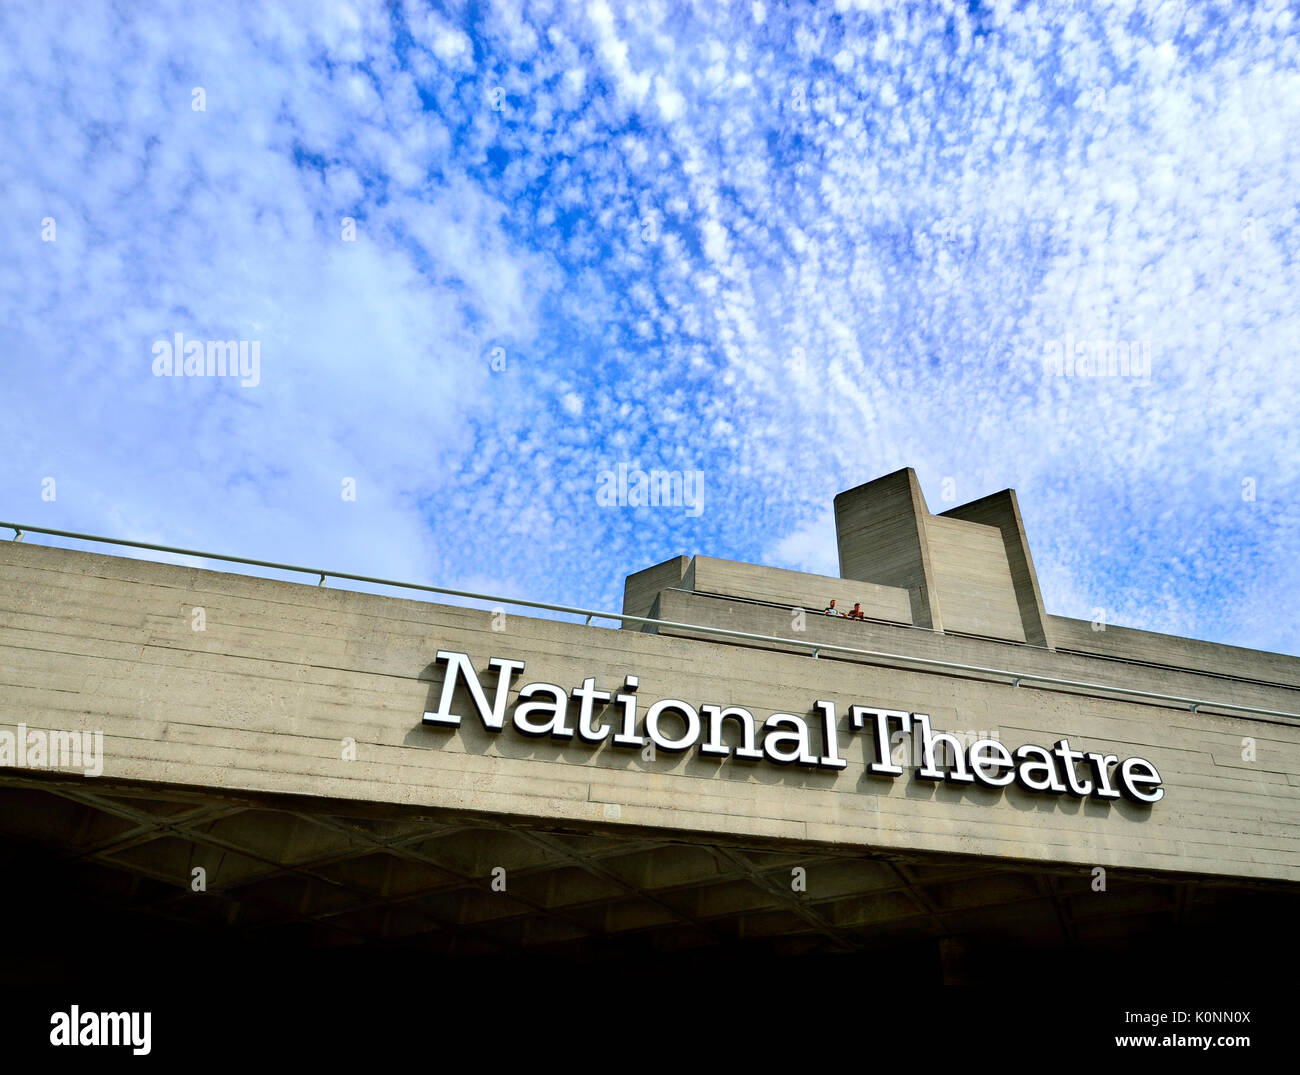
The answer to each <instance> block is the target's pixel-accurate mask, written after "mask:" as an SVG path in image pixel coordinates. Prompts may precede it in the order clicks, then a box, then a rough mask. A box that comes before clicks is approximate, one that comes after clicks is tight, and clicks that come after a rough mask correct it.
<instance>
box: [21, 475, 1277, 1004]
mask: <svg viewBox="0 0 1300 1075" xmlns="http://www.w3.org/2000/svg"><path fill="white" fill-rule="evenodd" d="M835 512H836V525H837V531H838V544H839V553H840V563H841V575H842V577H841V578H829V577H824V576H815V575H804V574H801V573H798V572H792V571H786V570H777V569H772V568H766V567H761V566H757V565H749V564H741V563H736V562H732V561H727V560H722V559H718V558H713V557H709V556H705V555H696V556H693V557H687V556H681V557H678V558H676V559H674V560H670V561H667V562H666V563H663V564H659V565H657V566H654V567H650V568H647V569H645V570H642V571H638V572H636V573H634V574H632V575H630V576H629V577H628V579H627V585H626V598H625V607H624V610H623V611H624V612H626V613H627V614H629V615H632V616H638V617H642V618H647V619H653V620H656V621H663V622H660V623H657V624H651V623H642V622H628V623H627V624H625V625H623V629H617V624H613V625H612V626H597V625H592V626H588V625H584V624H582V623H569V622H558V621H556V620H552V619H542V618H537V617H533V616H516V615H513V614H507V615H504V616H502V615H501V614H500V613H492V612H490V611H486V610H477V609H468V608H463V607H453V606H448V605H442V604H434V603H429V602H425V601H416V600H404V599H399V598H393V597H385V596H375V595H370V594H364V593H357V592H351V591H347V590H340V589H336V588H331V587H323V588H322V587H318V586H316V585H310V584H306V585H304V584H299V583H290V582H280V581H270V580H266V579H261V578H253V577H248V576H246V575H239V574H230V573H224V572H218V571H208V570H198V569H194V568H190V567H180V566H171V565H164V564H158V563H153V562H145V561H140V560H134V559H124V558H119V557H113V556H104V555H99V554H95V553H86V552H73V551H68V550H64V549H57V548H51V547H45V546H42V545H40V544H38V543H36V542H34V541H32V540H30V539H29V540H28V541H24V542H21V543H20V542H9V543H4V544H3V545H2V546H0V601H2V605H0V609H2V610H0V667H3V669H4V675H3V678H2V682H0V733H7V734H8V735H9V737H10V738H9V740H8V741H9V742H10V743H11V744H12V747H13V748H14V749H16V747H17V744H18V743H19V741H20V740H22V741H24V742H26V737H28V736H30V735H32V733H33V732H45V733H49V734H47V737H46V739H45V740H44V743H45V745H46V748H47V749H46V754H45V756H44V757H38V758H36V759H35V760H33V758H32V756H31V755H27V756H25V757H23V758H22V759H21V764H20V763H19V762H20V759H19V758H18V757H17V756H16V755H13V756H10V757H7V758H6V757H4V756H0V803H2V804H3V807H4V808H3V810H0V833H2V834H3V836H4V838H5V843H4V848H5V849H6V854H8V855H10V856H18V857H19V858H22V857H23V856H30V855H37V856H45V860H48V861H49V862H51V863H61V864H62V866H61V867H60V868H66V869H74V870H75V871H76V876H77V877H78V878H79V881H78V884H80V885H81V886H82V889H83V891H84V892H85V893H86V896H85V898H86V899H88V900H92V901H100V902H101V903H102V904H103V905H105V906H108V905H112V906H115V907H120V908H122V909H123V910H124V913H128V912H129V914H130V915H131V916H134V917H136V918H139V917H142V916H144V917H148V916H156V917H160V918H163V919H166V920H167V921H169V922H174V923H180V924H181V926H178V927H177V928H184V927H187V926H189V925H193V926H194V927H195V928H202V929H205V930H216V931H218V933H220V934H221V935H226V934H229V935H230V936H239V937H244V938H265V939H267V940H268V941H269V940H270V939H272V938H282V937H290V936H291V937H292V938H294V939H295V942H301V943H304V944H309V945H313V946H317V947H319V946H348V945H353V946H357V945H360V946H365V945H371V944H376V943H382V944H384V945H388V946H392V945H402V946H406V947H408V948H412V949H417V950H420V951H427V952H430V953H436V954H440V955H447V954H451V955H459V954H473V953H479V952H483V953H492V952H505V953H524V954H526V953H532V952H549V953H558V954H584V953H593V952H594V953H608V952H609V951H611V950H617V951H620V952H623V951H626V952H656V953H662V952H675V951H683V950H696V949H703V948H710V947H714V948H717V947H722V948H728V947H729V946H739V947H741V948H744V949H746V950H753V949H757V950H762V951H772V952H783V953H792V954H794V953H801V952H852V951H859V952H862V951H865V952H870V951H873V950H876V949H878V948H880V947H881V946H886V945H890V946H896V945H911V946H916V947H917V948H918V950H920V949H921V948H924V949H926V950H933V951H937V952H939V953H940V954H941V955H942V960H941V961H940V962H941V964H942V966H943V967H944V968H945V970H944V973H945V974H946V975H947V976H948V977H949V978H951V979H959V978H965V977H974V978H978V977H980V974H981V970H980V968H981V966H982V961H981V957H980V955H979V953H980V952H981V951H984V950H988V949H989V948H990V947H992V946H996V947H997V948H998V949H999V950H1006V949H1007V948H1008V946H1021V947H1022V948H1023V949H1024V950H1026V951H1031V950H1036V949H1041V948H1043V947H1045V946H1052V947H1064V948H1069V947H1071V946H1076V947H1077V946H1084V947H1087V946H1107V945H1109V946H1117V945H1124V944H1127V943H1131V941H1132V939H1133V938H1134V937H1136V936H1140V935H1148V934H1150V933H1151V932H1152V931H1153V930H1162V931H1164V930H1168V929H1174V930H1194V929H1197V928H1203V929H1211V930H1213V929H1215V928H1218V926H1219V925H1221V924H1222V922H1224V921H1227V917H1226V916H1240V915H1241V914H1243V913H1245V914H1250V915H1252V916H1254V917H1255V919H1256V920H1257V921H1261V922H1276V923H1277V924H1279V928H1281V926H1282V924H1284V923H1289V922H1293V921H1294V920H1295V918H1296V915H1295V912H1296V910H1297V908H1298V904H1297V892H1298V891H1300V888H1298V887H1297V886H1298V885H1300V776H1298V775H1297V774H1298V773H1300V721H1297V720H1295V719H1293V718H1290V717H1288V716H1285V715H1282V714H1289V713H1295V712H1297V711H1300V660H1298V659H1297V658H1295V657H1291V656H1285V655H1280V654H1273V653H1263V652H1255V651H1249V650H1244V649H1240V648H1235V647H1231V646H1221V645H1216V644H1212V643H1208V642H1200V641H1195V640H1190V639H1182V638H1173V637H1168V636H1162V635H1157V634H1152V633H1149V632H1144V631H1135V630H1129V629H1125V628H1121V627H1114V626H1107V627H1106V629H1105V630H1102V631H1098V630H1094V625H1092V624H1090V623H1088V622H1085V621H1076V620H1071V619H1065V618H1062V617H1057V616H1053V615H1051V614H1050V613H1049V612H1048V611H1047V610H1046V609H1045V608H1044V605H1043V600H1042V596H1041V593H1040V590H1039V587H1038V582H1037V578H1036V575H1035V571H1034V563H1033V559H1032V557H1031V555H1030V549H1029V543H1028V540H1027V538H1026V535H1025V532H1024V527H1023V524H1022V521H1021V517H1020V512H1019V509H1018V506H1017V502H1016V497H1015V494H1014V493H1013V492H1011V491H1009V490H1008V491H1004V492H1001V493H996V494H994V495H992V496H988V497H985V498H983V499H980V500H977V501H975V502H973V503H971V504H967V505H964V506H962V507H958V508H954V509H952V510H950V511H947V512H945V513H943V514H940V515H934V514H931V513H930V512H929V510H928V508H927V506H926V502H925V498H924V496H923V495H922V493H921V490H920V487H919V484H918V483H917V480H916V477H915V475H914V474H913V473H912V472H911V471H910V470H908V471H901V472H898V473H896V474H892V475H888V476H886V477H883V478H880V479H878V480H876V481H873V482H870V483H868V484H866V485H863V486H860V487H858V488H856V489H853V490H850V491H847V492H845V493H842V494H840V496H838V497H837V498H836V501H835ZM830 597H836V598H837V599H838V602H839V605H840V607H842V608H845V609H847V608H848V607H850V606H851V605H852V604H853V603H854V602H855V601H858V602H861V605H862V608H863V611H864V614H865V617H866V618H865V619H864V620H861V621H848V620H845V619H838V618H833V617H829V616H826V615H824V614H822V609H823V608H824V607H825V605H826V603H827V602H828V601H829V599H830ZM666 624H672V625H674V626H667V625H666ZM706 629H715V630H718V631H731V632H736V633H737V634H733V635H723V634H716V633H710V632H709V631H708V630H706ZM738 634H749V635H760V636H765V637H764V639H763V640H756V639H749V638H742V637H738ZM850 651H867V652H850ZM958 666H960V667H958ZM1002 673H1010V674H1002ZM1034 677H1045V678H1047V679H1053V680H1062V681H1069V684H1063V683H1048V682H1044V681H1043V680H1041V679H1040V680H1035V679H1034ZM449 681H450V682H449ZM547 684H549V685H551V686H552V687H553V688H554V689H550V690H549V691H548V689H544V685H547ZM539 685H540V686H539ZM1122 691H1130V692H1146V693H1148V694H1150V695H1154V696H1160V697H1139V696H1136V695H1133V694H1125V693H1121V692H1122ZM521 692H522V695H521ZM1165 696H1172V698H1169V697H1165ZM1175 699H1193V700H1197V701H1199V702H1200V703H1201V704H1199V705H1197V706H1196V708H1195V711H1193V708H1192V706H1191V705H1189V704H1186V703H1185V702H1181V701H1177V700H1175ZM1215 703H1219V705H1217V706H1216V704H1215ZM1230 706H1246V707H1254V708H1257V709H1262V710H1269V711H1273V714H1274V715H1264V714H1250V713H1243V712H1241V711H1238V710H1234V709H1231V708H1228V707H1230ZM735 710H743V711H744V713H745V714H746V715H748V716H749V717H750V718H751V719H752V728H747V726H746V721H745V720H744V719H743V717H742V716H740V715H738V714H737V713H736V712H734V711H735ZM724 712H725V713H726V714H727V715H722V714H724ZM882 712H883V713H886V714H891V713H892V714H893V716H892V717H891V716H886V717H884V718H883V719H882V718H880V717H879V714H880V713H882ZM719 716H721V719H720V720H718V724H717V728H716V729H712V734H711V723H710V719H711V717H712V718H713V719H717V718H719ZM922 716H924V718H925V720H924V721H922V720H921V717H922ZM787 717H788V718H790V719H789V720H786V719H785V718H787ZM647 721H649V722H650V724H652V725H653V726H654V730H653V733H651V731H650V729H649V728H648V727H647ZM693 722H694V723H693ZM494 723H495V724H497V725H499V727H494ZM801 727H802V728H803V729H804V731H803V732H802V733H801V732H800V731H799V729H800V728H801ZM877 731H881V732H883V734H884V738H885V739H887V740H888V748H887V749H885V748H882V747H881V746H880V743H881V742H882V741H884V740H882V739H881V737H880V736H877V735H875V734H874V733H875V732H877ZM923 731H924V735H925V737H930V736H932V735H937V734H938V733H940V732H943V733H947V734H949V735H951V736H952V740H951V741H948V744H947V745H948V746H949V747H952V748H953V749H952V750H950V751H949V752H948V753H946V754H945V752H944V749H943V747H942V744H941V746H940V750H939V753H938V754H937V755H936V757H935V758H933V759H929V760H928V762H927V759H926V758H924V757H922V756H921V755H920V753H919V751H920V750H921V747H922V744H921V739H922V732H923ZM56 732H63V733H70V732H84V733H88V734H89V735H91V736H93V735H94V734H95V733H100V734H101V735H102V756H101V757H100V758H99V759H98V762H97V765H98V768H99V771H98V772H95V773H93V774H92V775H88V773H87V770H88V766H87V765H86V764H84V763H85V761H86V759H85V758H82V759H80V762H81V763H80V764H68V763H67V762H68V761H69V759H68V758H67V757H66V756H65V757H64V758H62V759H60V758H58V757H54V756H51V755H52V754H54V753H56V751H54V750H51V749H50V746H51V743H52V742H53V741H52V739H51V738H50V735H52V734H53V733H56ZM598 732H599V733H600V734H597V733H598ZM750 732H752V740H750V739H747V735H748V734H749V733H750ZM692 736H693V737H692ZM778 738H780V739H781V741H780V743H779V744H778V742H777V740H778ZM620 739H621V740H622V741H620ZM633 740H634V741H633ZM710 740H712V741H713V743H714V747H715V749H714V750H713V751H712V752H710V751H707V750H706V749H704V747H705V745H706V744H707V743H708V742H709V741H710ZM36 741H38V742H39V741H40V740H39V736H38V739H37V740H36ZM1062 741H1065V742H1067V743H1068V746H1067V747H1066V748H1065V750H1066V751H1071V750H1073V751H1077V752H1078V760H1077V763H1076V764H1075V765H1074V766H1073V768H1072V769H1071V771H1070V772H1067V771H1066V767H1067V766H1068V765H1070V764H1071V763H1070V762H1068V761H1066V760H1064V759H1065V758H1068V757H1070V756H1071V755H1069V754H1068V753H1067V754H1065V755H1062V754H1060V753H1059V751H1060V747H1059V744H1060V743H1061V742H1062ZM85 742H86V743H87V744H89V743H90V742H91V740H89V739H87V740H85ZM981 742H982V743H984V744H985V745H984V746H983V747H980V748H975V746H974V744H976V743H981ZM747 743H748V749H746V747H747ZM990 743H991V744H993V745H989V744H990ZM997 744H1002V745H1004V746H1005V748H1006V750H1007V753H1008V755H1010V754H1011V753H1012V752H1014V751H1018V750H1019V748H1021V747H1022V746H1024V745H1037V746H1038V747H1041V748H1042V749H1043V750H1044V751H1051V750H1052V749H1053V748H1055V749H1057V751H1058V754H1057V755H1056V758H1057V759H1058V760H1055V761H1052V760H1049V761H1048V762H1047V763H1045V764H1048V765H1054V766H1055V767H1056V768H1055V777H1054V779H1055V784H1056V785H1057V786H1055V787H1054V786H1052V781H1051V780H1048V779H1047V777H1046V776H1045V775H1044V774H1045V770H1043V771H1040V773H1039V775H1038V776H1034V775H1033V774H1032V773H1031V774H1029V776H1028V777H1026V779H1024V780H1021V779H1020V777H1021V776H1023V775H1024V774H1020V773H1017V772H1015V767H1016V763H1017V760H1018V759H1019V757H1020V755H1018V754H1017V755H1016V756H1015V757H1014V758H1012V763H1011V765H1010V767H1008V766H1007V765H1005V764H1003V765H1001V766H999V765H998V764H997V763H998V762H999V760H1000V759H1001V757H1002V755H1001V754H1000V753H999V750H998V749H997V747H996V745H997ZM0 745H2V744H0ZM65 745H66V744H65ZM88 749H89V747H88ZM966 751H974V752H973V753H964V752H966ZM959 754H960V755H961V757H960V758H959V757H958V755H959ZM1090 755H1091V756H1092V757H1093V758H1095V759H1097V760H1096V761H1089V760H1088V757H1089V756H1090ZM1128 759H1138V760H1140V761H1142V762H1144V763H1145V764H1146V765H1147V766H1149V768H1150V772H1148V771H1147V770H1144V769H1142V767H1141V766H1139V765H1137V764H1136V763H1135V765H1134V767H1133V768H1132V769H1131V770H1128V772H1129V774H1130V775H1132V776H1133V777H1134V783H1133V785H1132V787H1131V788H1125V787H1123V786H1122V785H1123V779H1122V777H1121V773H1120V770H1121V769H1123V767H1124V765H1125V762H1126V761H1127V760H1128ZM832 762H833V763H835V764H831V763H832ZM981 764H983V765H984V768H982V769H981V768H980V766H981ZM963 766H964V767H965V768H963ZM891 768H896V769H897V770H898V771H897V772H892V771H890V770H891ZM927 769H928V770H929V771H930V775H929V778H926V776H925V774H924V772H923V770H927ZM972 771H973V772H972ZM963 772H964V773H965V775H966V776H967V777H968V779H961V778H960V776H961V774H962V773H963ZM1152 773H1154V774H1156V775H1155V777H1154V778H1153V777H1152V776H1151V774H1152ZM954 774H956V775H954ZM977 777H978V778H977ZM984 777H989V779H987V780H986V779H984ZM1004 777H1005V778H1006V779H1003V778H1004ZM1035 780H1038V781H1039V784H1038V785H1037V786H1036V785H1035V783H1034V781H1035ZM1144 780H1145V782H1143V781H1144ZM1084 785H1087V788H1088V790H1087V792H1085V793H1082V794H1079V793H1078V792H1080V790H1081V789H1082V788H1083V787H1084ZM1103 789H1105V790H1111V791H1114V792H1115V794H1113V795H1107V794H1105V793H1104V790H1103ZM1121 791H1123V792H1125V793H1123V794H1121ZM1129 791H1132V792H1134V793H1135V794H1128V793H1127V792H1129ZM1157 793H1158V794H1157ZM15 861H17V859H15ZM196 870H198V871H199V872H200V873H201V875H202V886H201V887H200V886H197V885H196V878H198V877H199V874H198V873H196V872H195V871H196ZM1288 928H1292V929H1293V928H1294V927H1288ZM971 953H975V954H974V955H972V954H971Z"/></svg>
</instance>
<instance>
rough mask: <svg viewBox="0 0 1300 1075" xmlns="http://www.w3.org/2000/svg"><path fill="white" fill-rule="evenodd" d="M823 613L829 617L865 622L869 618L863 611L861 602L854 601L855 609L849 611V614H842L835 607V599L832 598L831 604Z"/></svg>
mask: <svg viewBox="0 0 1300 1075" xmlns="http://www.w3.org/2000/svg"><path fill="white" fill-rule="evenodd" d="M822 611H823V612H824V613H825V614H826V615H827V616H841V617H843V618H844V619H846V620H865V619H866V618H867V614H866V613H865V612H863V611H862V602H861V601H854V602H853V607H852V608H851V609H849V611H848V612H841V611H840V610H839V609H838V608H836V607H835V598H833V597H832V598H831V603H830V604H829V605H827V606H826V607H825V608H824V609H822Z"/></svg>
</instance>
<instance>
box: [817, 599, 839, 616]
mask: <svg viewBox="0 0 1300 1075" xmlns="http://www.w3.org/2000/svg"><path fill="white" fill-rule="evenodd" d="M822 612H824V613H825V614H826V615H827V616H843V615H844V613H843V612H841V611H840V610H839V609H838V608H836V607H835V598H833V597H832V598H831V603H830V604H829V605H827V606H826V607H825V608H824V609H822Z"/></svg>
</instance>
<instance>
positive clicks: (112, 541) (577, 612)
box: [0, 521, 1300, 721]
mask: <svg viewBox="0 0 1300 1075" xmlns="http://www.w3.org/2000/svg"><path fill="white" fill-rule="evenodd" d="M0 529H7V530H13V531H14V540H15V541H21V540H22V537H23V534H25V533H32V534H49V535H51V536H54V537H64V538H72V539H74V540H77V541H97V542H101V543H103V544H106V545H125V546H129V547H130V548H134V549H149V550H151V551H153V552H167V553H172V554H174V555H177V556H197V557H200V558H202V559H205V560H221V561H224V562H226V563H233V564H248V565H250V566H252V567H267V568H272V569H274V570H277V571H294V572H298V573H300V574H304V575H319V576H320V585H324V583H325V580H326V579H327V578H331V579H347V580H349V581H351V582H365V583H369V584H371V585H374V586H394V587H397V588H398V589H407V590H420V591H423V592H425V593H436V594H444V595H447V596H449V597H465V598H469V599H471V600H476V601H492V602H495V603H496V604H501V605H516V606H520V607H522V608H538V609H545V610H546V611H548V612H563V613H566V614H568V615H571V616H585V617H586V622H587V624H588V625H590V624H591V621H592V620H593V619H600V620H618V621H620V622H621V623H641V624H651V625H653V626H655V627H673V628H678V629H680V630H686V631H701V632H703V633H705V634H710V635H718V636H721V637H724V638H738V639H742V640H745V641H748V642H775V643H777V644H778V645H782V646H798V647H802V648H804V649H807V650H809V651H810V652H811V655H812V656H813V657H814V658H816V657H818V656H819V654H822V653H839V654H846V655H849V656H852V657H866V658H869V659H871V660H873V661H876V662H879V663H893V664H902V665H905V666H906V665H923V666H925V667H927V668H938V669H943V670H945V671H952V672H969V673H976V674H978V675H985V676H997V677H1002V678H1005V679H1008V680H1010V681H1011V686H1012V687H1013V688H1017V687H1019V686H1020V685H1021V684H1022V683H1039V684H1048V685H1051V686H1057V687H1071V688H1074V689H1076V690H1084V691H1100V692H1104V693H1106V694H1122V695H1124V696H1126V697H1130V698H1145V699H1148V700H1150V701H1155V702H1176V703H1178V704H1179V705H1180V706H1186V707H1187V708H1189V709H1190V710H1191V711H1192V712H1193V713H1195V712H1197V710H1199V709H1230V710H1232V711H1233V712H1234V713H1248V714H1251V715H1255V716H1265V717H1280V718H1282V719H1284V720H1291V721H1300V713H1289V712H1286V711H1285V710H1278V709H1263V708H1260V707H1259V706H1251V705H1237V704H1235V703H1232V702H1217V701H1213V700H1211V699H1205V698H1187V697H1184V696H1182V695H1177V694H1161V693H1159V692H1157V691H1140V690H1135V689H1134V688H1132V687H1118V686H1115V685H1113V684H1108V683H1090V682H1087V681H1084V680H1074V679H1061V678H1059V677H1057V676H1042V675H1037V674H1035V673H1032V672H1013V671H1011V670H1009V669H1006V668H989V667H986V666H983V665H975V664H960V663H957V662H955V661H941V660H937V659H935V658H931V657H911V656H908V655H907V654H904V653H885V652H883V651H880V650H868V649H857V648H855V647H853V646H838V645H835V644H834V643H831V642H805V641H802V640H800V639H797V638H783V637H781V636H780V635H760V634H754V633H752V632H750V631H733V630H730V629H729V628H725V627H706V626H704V625H703V624H698V623H678V622H677V621H675V620H658V619H652V618H651V617H649V616H632V615H629V614H628V613H625V612H604V611H601V610H599V609H588V608H575V607H573V606H571V605H556V604H551V603H549V602H546V601H527V600H525V599H523V598H520V597H500V596H497V595H493V594H482V593H475V592H473V591H471V590H453V589H449V588H447V587H445V586H429V585H427V584H425V583H421V582H400V581H397V580H395V579H381V578H376V577H374V576H372V575H354V574H352V573H350V572H347V571H326V570H324V569H322V568H317V567H303V566H301V565H300V564H282V563H277V562H275V561H273V560H253V559H250V558H249V557H245V556H227V555H226V554H224V553H217V552H203V551H201V550H199V549H181V548H177V547H176V546H174V545H155V544H153V543H151V542H147V541H129V540H127V539H125V538H110V537H104V536H102V535H100V534H81V533H77V532H76V531H73V530H51V529H49V528H47V527H41V526H24V525H21V524H18V523H10V522H3V521H0ZM1282 689H1287V690H1296V689H1298V688H1294V687H1283V688H1282Z"/></svg>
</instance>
